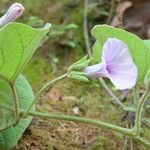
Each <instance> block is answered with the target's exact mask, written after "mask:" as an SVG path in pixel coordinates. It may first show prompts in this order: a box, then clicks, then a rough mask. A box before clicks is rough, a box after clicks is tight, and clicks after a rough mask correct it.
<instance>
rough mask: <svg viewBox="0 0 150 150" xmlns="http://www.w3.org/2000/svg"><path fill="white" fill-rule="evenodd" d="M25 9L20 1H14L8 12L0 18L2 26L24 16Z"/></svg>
mask: <svg viewBox="0 0 150 150" xmlns="http://www.w3.org/2000/svg"><path fill="white" fill-rule="evenodd" d="M24 10H25V8H24V7H23V6H22V5H21V4H20V3H14V4H13V5H11V6H10V8H9V9H8V11H7V12H6V14H5V15H4V16H2V17H1V18H0V27H1V26H4V25H5V24H7V23H9V22H12V21H15V20H16V19H17V18H19V17H20V16H22V14H23V12H24Z"/></svg>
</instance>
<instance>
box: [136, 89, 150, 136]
mask: <svg viewBox="0 0 150 150" xmlns="http://www.w3.org/2000/svg"><path fill="white" fill-rule="evenodd" d="M149 95H150V92H149V89H146V91H145V92H144V94H143V95H142V97H141V98H140V100H139V102H138V105H137V107H136V111H135V126H134V134H135V136H138V135H139V134H140V130H141V116H142V109H143V105H144V103H145V101H146V100H147V98H148V97H149Z"/></svg>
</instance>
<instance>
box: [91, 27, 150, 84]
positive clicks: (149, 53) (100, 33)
mask: <svg viewBox="0 0 150 150" xmlns="http://www.w3.org/2000/svg"><path fill="white" fill-rule="evenodd" d="M92 35H93V36H94V37H95V38H96V42H95V44H94V46H93V62H95V63H97V62H100V61H101V52H102V47H103V44H104V42H105V41H106V40H107V39H108V38H117V39H120V40H122V41H123V42H124V43H125V44H127V45H128V49H129V52H130V54H131V56H132V58H133V61H134V63H135V64H136V66H137V69H138V79H137V82H139V81H144V77H145V75H146V73H147V71H148V69H149V68H150V49H149V48H148V46H146V45H145V43H144V42H143V41H142V40H141V39H140V38H138V37H137V36H136V35H134V34H131V33H129V32H127V31H124V30H122V29H118V28H114V27H111V26H108V25H96V26H95V27H94V28H93V29H92Z"/></svg>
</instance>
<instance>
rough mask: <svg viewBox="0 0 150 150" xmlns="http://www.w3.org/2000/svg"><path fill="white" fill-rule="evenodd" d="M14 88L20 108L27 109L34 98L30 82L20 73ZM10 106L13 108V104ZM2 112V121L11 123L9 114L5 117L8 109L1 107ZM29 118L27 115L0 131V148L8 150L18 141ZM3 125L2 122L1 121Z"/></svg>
mask: <svg viewBox="0 0 150 150" xmlns="http://www.w3.org/2000/svg"><path fill="white" fill-rule="evenodd" d="M3 85H4V84H3ZM3 87H4V86H3ZM6 87H7V86H6ZM16 88H17V93H18V98H19V104H20V108H21V109H27V108H28V106H29V104H30V103H31V102H32V100H33V99H34V95H33V92H32V89H31V87H30V84H29V83H28V81H27V80H26V79H25V77H23V76H22V75H21V76H19V78H18V79H17V80H16ZM0 91H1V90H0ZM6 92H7V91H6ZM5 94H6V93H5ZM9 95H10V94H9ZM7 96H8V95H7ZM10 101H11V100H10ZM12 108H13V106H12ZM4 112H5V113H4ZM3 113H4V114H2V116H1V117H4V118H2V119H3V120H5V121H4V122H5V123H6V125H8V122H7V121H10V122H11V123H12V121H13V120H14V118H13V117H11V116H9V119H8V118H7V116H8V114H7V113H8V111H5V109H4V108H3ZM6 115H7V116H6ZM31 120H32V117H27V118H26V119H21V120H20V121H19V123H17V124H16V125H14V126H11V127H9V128H8V129H5V130H3V131H1V132H0V149H3V150H9V149H10V148H12V147H13V146H14V145H15V144H16V143H17V142H18V140H19V139H20V138H21V136H22V134H23V133H24V131H25V129H26V128H27V127H28V126H29V124H30V122H31ZM0 125H1V124H0ZM3 125H4V123H3Z"/></svg>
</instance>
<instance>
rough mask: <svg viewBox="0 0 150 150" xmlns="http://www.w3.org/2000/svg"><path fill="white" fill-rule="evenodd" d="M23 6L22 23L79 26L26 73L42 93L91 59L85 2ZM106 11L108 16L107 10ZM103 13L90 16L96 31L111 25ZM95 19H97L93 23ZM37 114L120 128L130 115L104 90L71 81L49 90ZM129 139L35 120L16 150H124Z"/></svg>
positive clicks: (35, 0)
mask: <svg viewBox="0 0 150 150" xmlns="http://www.w3.org/2000/svg"><path fill="white" fill-rule="evenodd" d="M13 1H15V0H13ZM19 2H22V3H23V4H24V5H25V7H26V13H25V14H24V16H23V18H22V20H20V21H21V22H22V21H23V22H24V23H26V22H28V18H29V16H38V17H39V18H41V19H43V20H44V22H51V23H52V24H62V23H76V24H77V25H78V26H79V28H78V29H76V30H74V31H69V32H67V33H66V34H65V35H63V36H62V37H60V38H55V39H49V40H48V41H47V42H46V43H45V44H44V45H43V46H42V47H40V48H39V49H38V51H37V52H36V53H35V55H34V56H33V58H32V60H31V61H30V62H29V64H28V65H27V67H26V68H25V70H24V75H25V76H26V77H27V79H28V80H29V82H30V83H31V85H32V87H33V89H34V92H36V91H37V90H38V89H39V88H40V87H41V86H42V84H43V83H45V82H46V81H47V80H52V79H54V78H56V77H57V76H59V75H61V74H63V73H65V72H66V70H67V68H68V66H69V65H70V64H72V63H73V62H74V61H75V60H78V59H80V58H81V57H82V56H84V55H85V53H86V52H85V51H84V49H85V43H84V38H83V26H82V20H83V18H82V14H83V3H82V2H81V1H80V0H71V1H69V0H61V1H57V0H44V1H42V0H30V1H29V0H28V1H25V0H19ZM95 2H96V1H95ZM2 3H3V4H10V3H12V1H11V2H10V1H7V0H5V2H2ZM4 6H5V5H4ZM100 8H101V10H102V8H103V7H102V6H100ZM106 8H108V6H107V7H106ZM103 9H104V8H103ZM39 10H40V11H39ZM101 10H97V9H93V13H91V14H95V15H91V16H89V20H90V26H92V25H93V24H98V23H102V22H104V21H105V20H106V16H104V15H100V12H99V11H101ZM102 14H104V13H102ZM96 15H97V16H98V15H100V17H99V19H98V17H95V16H96ZM54 16H55V17H54ZM93 16H94V17H95V19H93V20H92V18H93ZM65 38H66V39H68V38H69V39H70V38H71V39H73V41H74V43H75V45H76V47H75V48H74V49H73V48H70V47H68V46H67V45H62V40H63V39H65ZM52 59H54V60H55V59H57V60H58V61H52ZM37 109H38V110H42V111H47V112H51V113H58V114H70V115H80V116H85V117H91V118H95V119H99V120H103V121H106V122H111V123H114V124H117V125H120V126H125V125H126V123H125V122H123V121H122V117H123V115H124V112H123V111H122V110H121V109H120V108H118V107H117V106H116V105H114V104H113V103H112V102H111V98H110V97H109V96H108V95H107V94H106V92H105V91H104V90H103V89H102V88H96V87H92V86H89V85H84V84H81V83H79V82H75V81H72V80H69V79H65V80H63V81H61V82H59V83H57V84H56V85H54V86H53V87H52V88H51V89H49V90H48V91H47V92H46V93H45V94H44V95H43V96H42V97H41V99H40V100H39V102H38V104H37ZM74 109H77V111H74ZM145 131H146V133H147V137H148V133H149V131H148V129H146V128H145ZM124 139H125V137H124V136H123V135H121V134H119V133H115V132H113V131H110V130H108V129H105V128H100V127H97V126H91V125H86V124H81V123H74V122H66V121H56V120H55V121H54V120H48V119H47V120H43V119H40V118H34V119H33V121H32V123H31V125H30V126H29V128H28V129H27V130H26V132H25V133H24V135H23V137H22V139H21V140H20V141H19V143H18V144H17V146H16V147H15V150H122V149H123V147H124ZM133 146H134V149H135V150H144V149H145V148H144V147H143V146H142V145H140V144H138V143H136V142H133Z"/></svg>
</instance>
